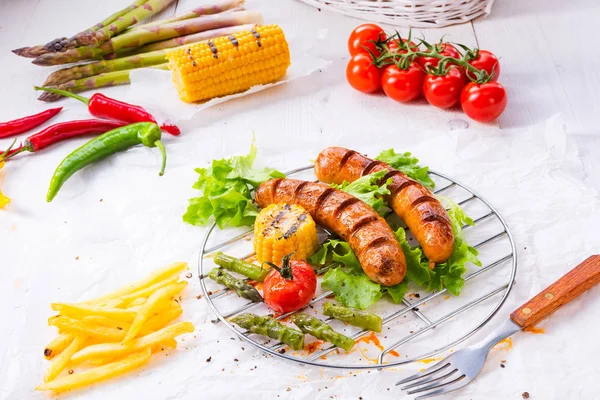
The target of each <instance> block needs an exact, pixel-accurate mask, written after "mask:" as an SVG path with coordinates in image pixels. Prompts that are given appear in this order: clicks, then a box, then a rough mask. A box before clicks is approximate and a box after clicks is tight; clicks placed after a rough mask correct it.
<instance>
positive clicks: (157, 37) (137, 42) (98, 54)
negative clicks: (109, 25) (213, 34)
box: [32, 0, 262, 65]
mask: <svg viewBox="0 0 600 400" xmlns="http://www.w3.org/2000/svg"><path fill="white" fill-rule="evenodd" d="M150 1H152V0H150ZM260 23H262V15H261V14H260V13H259V12H256V11H235V12H230V13H221V14H215V15H205V16H201V17H198V18H192V19H188V20H183V21H177V22H172V23H169V24H165V25H161V26H160V29H158V28H153V27H150V28H147V29H144V28H141V29H134V30H132V31H131V32H128V33H124V34H122V35H119V36H115V37H114V38H112V39H111V40H109V41H107V42H104V43H102V44H101V45H100V46H82V47H77V48H74V49H71V50H68V51H65V52H63V53H48V54H44V55H42V56H40V57H38V58H36V59H35V60H33V61H32V62H33V63H34V64H36V65H59V64H67V63H73V62H77V61H82V60H89V59H100V58H102V57H103V56H105V55H107V54H110V53H115V52H120V51H126V50H128V49H132V48H136V47H139V46H142V45H144V44H147V43H152V42H157V41H161V40H167V39H172V38H175V37H178V36H182V35H189V34H193V33H197V32H202V31H206V30H209V29H216V28H223V27H228V26H236V25H243V24H260Z"/></svg>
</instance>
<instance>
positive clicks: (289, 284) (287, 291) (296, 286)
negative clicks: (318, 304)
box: [263, 256, 317, 314]
mask: <svg viewBox="0 0 600 400" xmlns="http://www.w3.org/2000/svg"><path fill="white" fill-rule="evenodd" d="M316 290H317V277H316V276H315V272H314V271H313V269H312V267H311V266H310V265H308V264H307V263H306V262H305V261H298V260H289V257H288V256H286V257H284V259H283V261H282V267H281V269H280V270H278V269H273V270H272V271H271V272H270V273H269V275H267V277H266V278H265V281H264V284H263V294H264V299H265V303H267V305H268V306H269V307H271V308H272V309H273V310H275V311H277V312H278V313H282V314H285V313H288V312H292V311H297V310H299V309H301V308H304V307H306V306H307V305H308V303H310V300H311V299H312V298H313V296H314V294H315V291H316Z"/></svg>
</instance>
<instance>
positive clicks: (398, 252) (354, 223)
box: [255, 179, 406, 286]
mask: <svg viewBox="0 0 600 400" xmlns="http://www.w3.org/2000/svg"><path fill="white" fill-rule="evenodd" d="M255 200H256V203H257V204H258V205H259V206H260V207H266V206H267V205H269V204H273V203H289V204H297V205H299V206H301V207H303V208H304V209H306V211H308V212H309V213H310V215H311V216H312V217H313V219H314V220H315V221H316V223H317V224H319V225H321V226H323V227H324V228H326V229H329V230H331V231H332V232H334V233H336V234H337V235H338V236H340V237H341V238H342V239H344V240H345V241H346V242H348V244H349V245H350V247H351V248H352V250H353V251H354V253H355V254H356V256H357V257H358V260H359V262H360V265H361V267H362V269H363V270H364V271H365V274H367V276H368V277H369V278H370V279H371V280H372V281H374V282H377V283H380V284H381V285H384V286H392V285H396V284H398V283H400V282H402V279H404V275H405V274H406V260H405V259H404V253H403V252H402V248H401V247H400V244H399V243H398V241H397V240H396V237H395V236H394V232H393V231H392V229H391V228H390V227H389V225H388V224H387V222H385V220H384V219H383V218H381V217H380V216H379V214H377V212H376V211H375V210H373V208H371V207H370V206H369V205H367V204H365V203H363V202H362V201H360V200H359V199H357V198H356V197H354V196H352V195H350V194H348V193H345V192H342V191H341V190H337V189H334V188H332V187H330V186H329V185H326V184H323V183H315V182H306V181H300V180H296V179H271V180H270V181H267V182H264V183H263V184H261V185H260V186H259V188H258V189H257V191H256V198H255Z"/></svg>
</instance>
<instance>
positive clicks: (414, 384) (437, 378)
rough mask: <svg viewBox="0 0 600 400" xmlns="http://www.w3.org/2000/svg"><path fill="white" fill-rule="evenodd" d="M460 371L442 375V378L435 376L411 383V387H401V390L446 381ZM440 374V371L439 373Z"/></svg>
mask: <svg viewBox="0 0 600 400" xmlns="http://www.w3.org/2000/svg"><path fill="white" fill-rule="evenodd" d="M457 371H458V369H456V368H454V369H453V370H452V371H450V372H448V373H446V374H444V375H442V376H433V375H434V374H432V375H430V377H429V378H424V379H420V380H418V381H416V382H414V383H411V384H410V385H406V386H404V387H401V388H400V389H402V390H406V389H410V388H414V387H415V386H423V385H425V384H427V383H434V382H437V381H441V380H443V379H446V378H448V377H450V376H451V375H453V374H454V373H455V372H457ZM438 372H439V371H438Z"/></svg>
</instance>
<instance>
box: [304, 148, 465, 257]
mask: <svg viewBox="0 0 600 400" xmlns="http://www.w3.org/2000/svg"><path fill="white" fill-rule="evenodd" d="M378 171H387V174H386V175H385V176H384V178H383V180H382V182H386V181H387V180H388V179H389V178H392V183H391V184H390V185H389V186H388V188H389V190H390V194H389V195H388V196H386V198H385V201H386V202H387V204H388V205H389V206H390V207H391V208H392V209H393V210H394V211H395V212H396V214H398V215H399V216H400V218H402V220H404V222H405V223H406V225H407V226H408V228H409V229H410V231H411V232H412V233H413V235H414V236H415V238H416V239H417V241H418V242H419V243H420V244H421V247H422V248H423V252H424V253H425V255H426V256H427V258H428V259H429V260H430V261H432V262H434V263H442V262H444V261H446V260H447V259H448V258H449V257H450V255H451V254H452V251H453V250H454V233H453V232H452V224H451V223H450V218H449V217H448V213H447V212H446V209H445V208H444V206H443V205H442V204H441V203H440V202H439V201H438V200H437V199H436V198H435V197H434V196H433V194H432V193H431V192H430V191H429V190H427V188H425V187H423V185H421V184H420V183H418V182H416V181H414V180H412V179H410V178H409V177H408V176H406V175H405V174H404V173H402V172H400V171H398V170H396V169H394V168H392V167H391V166H390V165H389V164H386V163H384V162H383V161H377V160H371V159H370V158H367V157H365V156H363V155H362V154H359V153H357V152H356V151H354V150H348V149H345V148H343V147H328V148H326V149H325V150H323V151H322V152H321V153H320V154H319V156H318V157H317V162H316V163H315V174H316V175H317V178H319V180H320V181H322V182H325V183H337V184H339V183H342V182H343V181H344V180H346V181H348V182H353V181H355V180H357V179H358V178H360V177H361V176H364V175H368V174H372V173H374V172H378Z"/></svg>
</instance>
